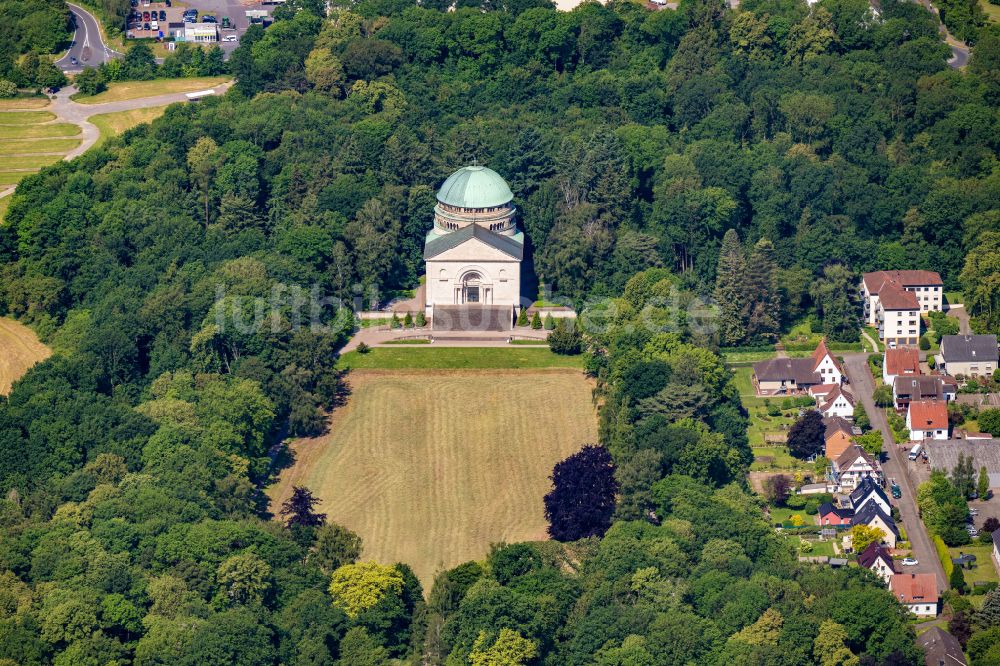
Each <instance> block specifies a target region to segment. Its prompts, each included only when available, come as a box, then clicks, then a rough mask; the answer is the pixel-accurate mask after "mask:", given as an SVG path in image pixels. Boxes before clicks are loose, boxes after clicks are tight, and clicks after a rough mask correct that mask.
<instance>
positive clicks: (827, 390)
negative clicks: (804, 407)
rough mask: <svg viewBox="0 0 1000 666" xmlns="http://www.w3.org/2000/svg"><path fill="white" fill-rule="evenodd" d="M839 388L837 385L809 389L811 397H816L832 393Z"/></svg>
mask: <svg viewBox="0 0 1000 666" xmlns="http://www.w3.org/2000/svg"><path fill="white" fill-rule="evenodd" d="M835 388H837V385H836V384H819V385H817V386H810V387H809V395H811V396H813V397H816V396H817V395H826V394H827V393H831V392H832V391H833V389H835Z"/></svg>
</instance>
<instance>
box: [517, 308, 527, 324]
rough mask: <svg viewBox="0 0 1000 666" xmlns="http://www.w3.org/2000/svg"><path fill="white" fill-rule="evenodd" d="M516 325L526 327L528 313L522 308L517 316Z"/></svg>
mask: <svg viewBox="0 0 1000 666" xmlns="http://www.w3.org/2000/svg"><path fill="white" fill-rule="evenodd" d="M517 325H518V326H527V325H528V311H527V310H525V309H524V308H523V307H522V308H521V311H520V312H519V313H518V314H517Z"/></svg>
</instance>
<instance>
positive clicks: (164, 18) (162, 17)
mask: <svg viewBox="0 0 1000 666" xmlns="http://www.w3.org/2000/svg"><path fill="white" fill-rule="evenodd" d="M160 20H161V21H166V20H167V13H166V12H165V11H163V10H162V9H161V10H160Z"/></svg>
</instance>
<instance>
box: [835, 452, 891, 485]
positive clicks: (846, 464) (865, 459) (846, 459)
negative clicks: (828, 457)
mask: <svg viewBox="0 0 1000 666" xmlns="http://www.w3.org/2000/svg"><path fill="white" fill-rule="evenodd" d="M830 476H831V479H830V480H831V481H833V482H834V483H835V484H837V485H838V486H840V492H843V493H850V492H852V491H853V490H854V489H855V488H857V487H858V486H859V485H860V484H861V480H862V479H865V478H871V479H872V480H873V481H874V482H875V483H877V484H878V485H881V484H882V468H881V467H880V466H879V464H878V461H877V460H875V458H873V457H872V456H871V454H870V453H868V452H867V451H865V450H864V449H863V448H861V447H860V446H858V445H857V444H852V445H851V446H849V447H848V448H847V450H846V451H844V452H843V453H842V454H841V455H840V457H839V458H837V459H836V460H834V461H833V464H832V465H831V471H830Z"/></svg>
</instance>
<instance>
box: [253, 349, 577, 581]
mask: <svg viewBox="0 0 1000 666" xmlns="http://www.w3.org/2000/svg"><path fill="white" fill-rule="evenodd" d="M475 351H477V352H480V353H481V352H483V351H485V350H483V349H478V350H475ZM348 380H349V382H350V384H351V390H352V394H351V396H350V398H349V399H348V403H347V405H346V406H344V407H342V408H340V409H338V410H337V411H336V412H334V415H333V419H332V422H331V429H330V433H329V434H327V435H324V436H322V437H318V438H314V439H303V440H296V441H294V442H292V443H291V449H292V451H293V452H294V455H295V464H294V466H292V467H291V468H289V469H286V470H285V471H284V473H283V474H282V475H281V477H280V479H279V482H278V483H277V484H275V485H274V486H272V487H271V488H270V489H269V490H268V495H269V496H270V497H271V500H272V510H273V511H276V510H277V508H278V506H280V503H281V502H282V501H284V500H285V499H286V498H287V497H288V496H289V494H290V493H291V489H292V486H293V485H304V486H307V487H308V488H310V489H311V490H312V491H313V492H314V493H315V494H316V496H317V497H319V498H320V499H322V500H323V503H322V505H321V507H320V509H321V510H322V511H324V512H326V513H327V514H328V516H329V519H330V520H331V521H334V522H337V523H340V524H343V525H345V526H347V527H349V528H350V529H352V530H354V531H355V532H357V533H358V534H360V535H361V536H362V538H363V539H364V543H365V550H364V555H363V557H364V558H365V559H375V560H378V561H381V562H389V563H391V562H406V563H407V564H409V565H410V566H412V567H413V570H414V571H415V572H416V574H417V576H418V577H419V578H420V580H421V581H422V582H423V584H424V589H425V590H428V589H429V588H430V584H431V581H432V579H433V576H434V574H435V573H436V572H438V571H441V570H443V569H446V568H449V567H453V566H455V565H457V564H460V563H462V562H465V561H467V560H470V559H481V558H483V557H484V556H485V555H486V554H487V553H488V551H489V547H490V544H493V543H499V542H502V541H503V542H507V543H511V542H515V541H527V540H539V539H544V538H545V535H546V533H545V530H546V522H545V518H544V513H543V505H542V497H543V496H544V495H545V493H546V492H548V490H549V488H550V482H549V480H548V476H549V474H551V473H552V466H553V465H554V464H555V463H556V462H557V461H559V460H561V459H563V458H565V457H566V456H567V455H569V454H571V453H573V452H575V451H576V450H578V449H579V448H580V447H581V446H582V445H584V444H586V443H588V442H594V441H596V437H597V417H596V412H595V409H594V406H593V404H592V402H591V385H590V383H589V382H588V381H586V380H585V378H584V377H583V375H582V374H581V373H580V372H578V371H572V370H550V371H542V372H538V371H534V372H533V371H523V372H512V371H509V370H507V371H503V372H496V371H483V370H477V371H461V370H460V371H400V372H375V371H354V372H352V373H351V374H350V375H349V377H348Z"/></svg>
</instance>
